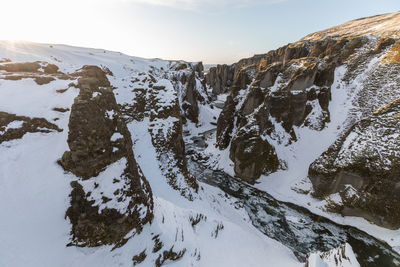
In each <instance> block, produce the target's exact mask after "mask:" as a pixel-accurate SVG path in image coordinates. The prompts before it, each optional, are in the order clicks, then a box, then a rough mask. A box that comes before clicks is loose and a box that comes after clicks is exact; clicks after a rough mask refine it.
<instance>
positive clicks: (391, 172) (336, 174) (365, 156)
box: [309, 99, 400, 229]
mask: <svg viewBox="0 0 400 267" xmlns="http://www.w3.org/2000/svg"><path fill="white" fill-rule="evenodd" d="M399 112H400V100H399V99H397V100H395V101H393V102H391V103H389V104H388V105H386V106H384V107H382V108H381V109H379V110H377V111H376V112H375V113H374V114H373V115H371V116H370V117H368V118H365V119H362V120H361V121H359V122H358V123H356V124H355V125H354V126H353V127H351V128H350V129H349V130H348V131H347V132H346V133H345V134H344V135H343V136H342V137H341V138H339V139H338V140H337V141H336V142H335V143H334V144H333V145H332V146H331V147H330V148H329V149H328V150H327V151H326V152H324V154H322V155H321V157H320V158H318V159H317V160H316V161H315V162H313V163H312V164H311V165H310V168H309V177H310V180H311V181H312V183H313V187H314V190H315V194H316V196H319V197H323V196H326V195H329V194H332V193H337V192H339V193H340V195H341V197H342V200H343V205H342V206H339V207H338V210H339V211H340V212H341V213H342V214H344V215H351V216H362V217H364V218H366V219H368V220H370V221H372V222H374V223H376V224H378V225H381V226H384V227H388V228H393V229H397V228H399V227H400V221H399V220H398V218H399V217H400V212H399V209H398V207H399V205H400V153H399V150H398V147H399V144H400V139H399V135H400V131H399V129H400V120H399V116H398V115H397V114H399ZM349 186H351V187H349Z"/></svg>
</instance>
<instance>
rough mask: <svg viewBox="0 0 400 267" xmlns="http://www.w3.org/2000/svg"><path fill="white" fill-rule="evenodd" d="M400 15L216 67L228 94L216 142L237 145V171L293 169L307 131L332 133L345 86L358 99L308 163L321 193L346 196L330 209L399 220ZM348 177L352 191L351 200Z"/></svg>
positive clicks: (251, 175) (251, 178)
mask: <svg viewBox="0 0 400 267" xmlns="http://www.w3.org/2000/svg"><path fill="white" fill-rule="evenodd" d="M399 18H400V14H399V13H398V12H397V13H391V14H385V15H381V16H374V17H369V18H363V19H358V20H355V21H350V22H347V23H345V24H343V25H340V26H337V27H333V28H331V29H328V30H324V31H321V32H318V33H314V34H310V35H308V36H306V37H304V38H303V39H301V40H299V41H298V42H295V43H292V44H288V45H286V46H283V47H281V48H279V49H277V50H273V51H270V52H268V53H267V54H263V55H256V56H254V57H252V58H248V59H243V60H240V61H239V62H237V63H235V64H233V65H231V66H218V67H216V68H211V69H210V72H209V74H208V75H207V76H206V81H207V82H208V85H209V86H211V87H213V91H214V92H219V93H222V92H228V96H227V100H226V102H225V106H224V109H223V111H222V112H221V115H220V117H219V118H218V126H217V133H216V145H217V147H218V148H219V149H220V150H221V151H224V150H226V149H228V150H229V158H230V159H231V160H232V162H233V164H234V167H233V170H234V172H235V174H236V176H237V177H238V178H241V179H243V180H245V181H247V182H249V183H254V182H256V181H257V179H258V178H259V177H260V176H261V175H269V174H270V173H274V172H276V171H277V170H284V169H286V168H287V163H288V162H287V158H285V156H284V157H282V156H283V155H285V154H283V151H285V150H286V148H285V147H290V146H291V145H292V144H295V143H296V142H299V137H298V135H299V134H300V132H301V131H304V129H306V128H308V129H310V130H315V131H321V132H324V131H327V130H326V129H329V127H328V126H329V125H330V123H331V122H332V121H333V122H336V121H338V120H342V118H341V117H339V115H338V114H335V113H332V110H333V108H332V107H330V106H331V105H332V103H333V102H334V101H337V100H336V99H337V98H336V99H332V94H333V93H332V90H336V89H337V88H342V89H343V90H342V91H341V94H344V95H347V96H346V97H347V98H348V100H347V103H348V105H349V106H351V107H350V108H349V111H348V114H346V118H345V119H343V122H342V123H341V124H342V125H341V126H340V129H337V130H335V131H336V132H337V133H336V138H335V139H332V140H331V143H333V144H332V146H331V147H330V148H329V149H328V150H327V151H326V152H325V153H323V154H322V155H321V157H318V155H316V159H315V162H314V163H312V164H311V165H310V168H309V177H310V180H311V182H312V184H313V189H314V191H315V192H314V196H316V197H320V198H325V197H326V196H329V195H330V194H334V193H340V195H341V196H342V201H341V202H340V203H338V206H337V209H331V210H334V211H339V212H341V213H342V214H344V215H356V216H362V217H364V218H367V219H368V220H371V221H372V222H374V223H376V224H378V225H382V226H385V227H390V228H398V227H399V224H398V222H399V216H398V214H397V207H398V201H397V200H396V199H397V197H396V191H395V190H396V189H395V188H397V186H396V185H397V183H398V181H397V180H398V179H397V178H398V174H397V171H396V170H397V169H398V167H397V160H398V155H397V154H398V153H397V152H398V151H397V150H398V149H397V146H398V145H397V143H398V141H399V139H398V138H397V136H398V134H397V132H398V125H397V124H398V123H397V120H398V118H397V117H396V114H397V113H396V112H397V111H396V102H397V101H396V99H397V98H398V96H399V92H400V91H399V90H400V84H399V83H398V82H399V81H398V77H399V69H398V66H399V58H398V53H399V49H398V43H399V39H400V34H399V27H398V25H399V23H398V21H399ZM222 70H224V71H225V72H228V71H229V72H230V73H231V74H230V75H226V74H224V71H222ZM222 85H224V86H225V87H221V86H222ZM335 95H336V93H335ZM346 105H347V104H346ZM387 110H390V111H387ZM356 144H357V145H356ZM285 153H286V152H285ZM294 157H296V155H295V154H294ZM305 167H306V168H307V167H308V166H305ZM389 173H390V175H389ZM347 185H351V186H352V190H353V191H354V192H353V193H354V194H350V195H351V197H350V198H349V197H346V195H348V194H347V192H348V186H347ZM382 206H384V207H385V208H384V209H382V208H381V207H382ZM379 207H380V208H379Z"/></svg>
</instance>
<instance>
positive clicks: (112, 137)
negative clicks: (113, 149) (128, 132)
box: [110, 132, 124, 142]
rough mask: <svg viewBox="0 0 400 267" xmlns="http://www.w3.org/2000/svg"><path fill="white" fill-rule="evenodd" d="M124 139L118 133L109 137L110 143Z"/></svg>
mask: <svg viewBox="0 0 400 267" xmlns="http://www.w3.org/2000/svg"><path fill="white" fill-rule="evenodd" d="M121 138H124V136H123V135H122V134H120V133H118V132H115V133H113V135H112V136H111V139H110V140H111V141H112V142H114V141H117V140H118V139H121Z"/></svg>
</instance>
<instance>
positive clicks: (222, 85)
mask: <svg viewBox="0 0 400 267" xmlns="http://www.w3.org/2000/svg"><path fill="white" fill-rule="evenodd" d="M233 76H234V67H233V66H228V65H226V64H224V65H217V67H212V68H210V70H209V73H208V74H207V75H206V82H207V84H209V85H210V86H211V87H212V88H213V93H214V94H222V93H225V92H227V90H228V89H229V87H230V86H231V85H232V83H233Z"/></svg>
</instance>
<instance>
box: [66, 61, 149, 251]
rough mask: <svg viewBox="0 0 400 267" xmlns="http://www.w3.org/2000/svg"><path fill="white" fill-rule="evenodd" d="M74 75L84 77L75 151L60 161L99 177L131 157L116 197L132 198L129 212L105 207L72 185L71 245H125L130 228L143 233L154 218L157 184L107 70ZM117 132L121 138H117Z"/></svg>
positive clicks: (75, 118)
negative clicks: (142, 161)
mask: <svg viewBox="0 0 400 267" xmlns="http://www.w3.org/2000/svg"><path fill="white" fill-rule="evenodd" d="M74 76H77V77H79V78H78V84H77V87H78V88H79V89H80V93H79V95H78V96H77V97H76V98H75V101H74V104H73V105H72V107H71V115H70V121H69V124H68V126H69V133H68V145H69V148H70V151H66V152H65V153H64V155H63V157H62V159H61V160H60V161H59V163H60V165H61V166H62V167H63V168H64V169H65V170H68V171H70V172H72V173H74V174H75V175H76V176H78V177H82V178H83V179H96V176H97V175H98V174H99V173H100V172H101V171H103V170H104V169H105V168H106V167H107V166H108V165H110V164H111V163H113V162H116V161H117V160H120V159H121V158H125V159H126V166H125V169H124V171H123V173H122V174H121V176H120V177H118V181H120V183H121V188H120V189H119V190H117V191H116V195H115V194H114V195H115V197H118V199H117V200H118V202H120V201H128V209H127V211H126V212H125V213H121V212H119V211H118V210H116V209H114V208H104V209H102V210H101V211H100V210H99V207H98V206H95V205H94V201H93V200H90V193H89V194H86V193H85V192H84V190H83V188H82V186H81V185H80V184H79V182H78V181H77V182H73V183H71V186H72V192H71V195H70V197H71V202H70V204H71V206H70V207H69V208H68V210H67V212H66V216H67V217H68V218H69V219H70V221H71V223H72V230H71V234H72V242H71V245H77V246H99V245H104V244H114V245H116V246H119V245H122V244H123V243H124V242H126V240H125V236H126V234H127V233H128V232H130V231H131V230H132V229H135V231H136V232H140V231H141V229H142V227H143V225H144V224H146V223H148V222H150V221H151V220H152V218H153V199H152V193H151V188H150V185H149V184H148V182H147V180H146V178H145V177H144V176H143V174H142V172H141V171H140V169H139V166H138V165H137V163H136V160H135V157H134V154H133V150H132V145H133V144H132V140H131V135H130V132H129V130H128V129H127V126H126V123H125V121H124V119H123V118H122V116H121V115H120V111H119V107H118V104H117V103H116V100H115V97H114V94H113V93H112V88H111V87H110V83H109V81H108V79H107V77H106V73H105V72H104V71H103V70H102V69H100V68H99V67H97V66H84V67H83V68H82V69H81V70H80V71H78V72H76V73H75V74H74ZM114 134H116V135H118V136H119V138H113V135H114ZM95 190H96V188H95ZM108 201H110V199H109V198H105V197H104V198H103V203H107V202H108ZM143 209H144V210H143Z"/></svg>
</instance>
